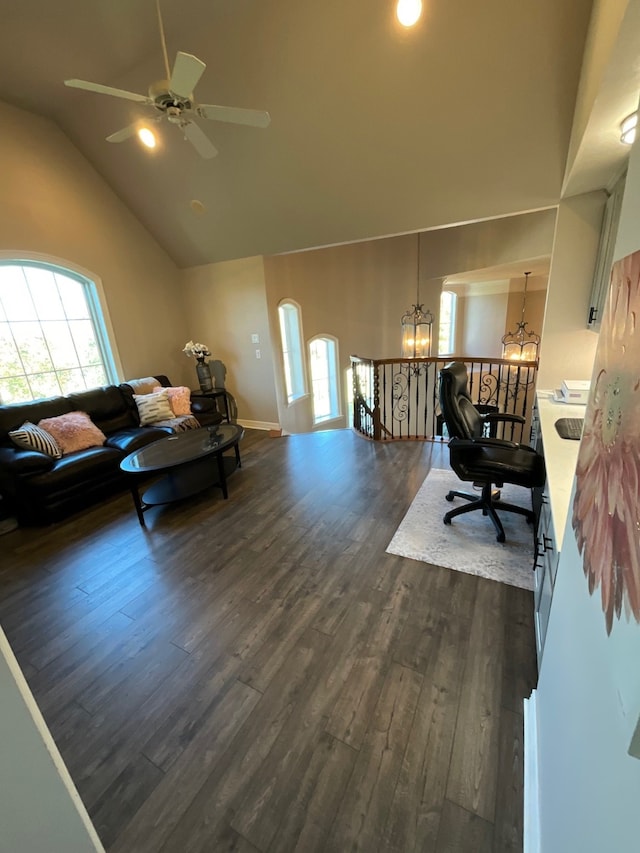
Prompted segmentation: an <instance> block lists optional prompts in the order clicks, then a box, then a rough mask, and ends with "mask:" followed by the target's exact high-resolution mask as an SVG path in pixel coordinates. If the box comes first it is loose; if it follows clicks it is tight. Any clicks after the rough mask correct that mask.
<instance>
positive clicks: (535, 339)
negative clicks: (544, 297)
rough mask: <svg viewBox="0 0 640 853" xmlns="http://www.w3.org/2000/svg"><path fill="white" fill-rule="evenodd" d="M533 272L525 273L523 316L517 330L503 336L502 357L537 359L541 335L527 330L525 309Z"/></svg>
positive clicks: (526, 359) (523, 359)
mask: <svg viewBox="0 0 640 853" xmlns="http://www.w3.org/2000/svg"><path fill="white" fill-rule="evenodd" d="M530 275H531V272H530V271H529V272H526V273H525V274H524V293H523V294H522V316H521V317H520V322H519V323H518V326H517V328H516V331H515V332H507V334H506V335H504V336H503V338H502V357H503V358H508V359H509V360H510V361H536V359H537V358H538V346H539V345H540V335H537V334H536V333H535V332H530V331H528V330H527V324H526V323H525V320H524V309H525V305H526V304H527V283H528V281H529V276H530Z"/></svg>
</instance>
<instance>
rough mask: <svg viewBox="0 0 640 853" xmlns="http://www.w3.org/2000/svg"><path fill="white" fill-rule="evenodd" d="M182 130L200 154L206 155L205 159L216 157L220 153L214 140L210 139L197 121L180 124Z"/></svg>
mask: <svg viewBox="0 0 640 853" xmlns="http://www.w3.org/2000/svg"><path fill="white" fill-rule="evenodd" d="M180 127H181V129H182V132H183V133H184V135H185V136H186V137H187V139H188V140H189V142H190V143H191V144H192V145H193V147H194V148H195V149H196V151H197V152H198V154H199V155H200V156H201V157H204V158H205V160H208V159H210V158H211V157H215V156H216V154H217V153H218V149H217V148H216V147H215V145H214V144H213V142H211V140H210V139H209V137H208V136H207V135H206V134H205V133H204V131H203V130H202V129H201V128H200V127H198V125H197V124H195V122H192V121H189V122H185V123H184V124H181V125H180Z"/></svg>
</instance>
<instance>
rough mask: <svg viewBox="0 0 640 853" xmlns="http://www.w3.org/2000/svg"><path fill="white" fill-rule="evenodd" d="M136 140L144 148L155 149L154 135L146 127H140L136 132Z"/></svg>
mask: <svg viewBox="0 0 640 853" xmlns="http://www.w3.org/2000/svg"><path fill="white" fill-rule="evenodd" d="M138 139H139V140H140V142H142V144H143V145H144V146H145V147H146V148H155V147H156V145H157V142H156V135H155V133H154V132H153V131H152V130H149V128H148V127H141V128H140V130H139V131H138Z"/></svg>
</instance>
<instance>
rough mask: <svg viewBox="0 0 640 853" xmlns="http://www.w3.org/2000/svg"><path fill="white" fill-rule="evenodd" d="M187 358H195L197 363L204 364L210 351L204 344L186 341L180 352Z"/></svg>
mask: <svg viewBox="0 0 640 853" xmlns="http://www.w3.org/2000/svg"><path fill="white" fill-rule="evenodd" d="M182 352H183V353H185V354H186V355H187V356H188V357H189V358H196V359H197V360H198V361H201V362H204V360H205V358H206V357H207V356H208V355H211V350H210V349H209V347H208V346H207V345H206V344H198V343H194V342H193V341H187V343H186V344H185V345H184V348H183V350H182Z"/></svg>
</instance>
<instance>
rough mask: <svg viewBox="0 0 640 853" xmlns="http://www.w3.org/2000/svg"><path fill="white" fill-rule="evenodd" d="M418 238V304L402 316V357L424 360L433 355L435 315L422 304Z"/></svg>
mask: <svg viewBox="0 0 640 853" xmlns="http://www.w3.org/2000/svg"><path fill="white" fill-rule="evenodd" d="M417 237H418V271H417V280H416V302H415V305H412V306H411V308H412V309H413V310H409V311H406V312H405V313H404V314H403V315H402V319H401V320H400V323H401V325H402V357H403V358H424V357H426V356H429V355H431V329H432V326H433V319H434V318H433V314H432V313H431V311H429V310H426V311H425V310H424V305H422V304H421V303H420V234H418V235H417Z"/></svg>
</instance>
